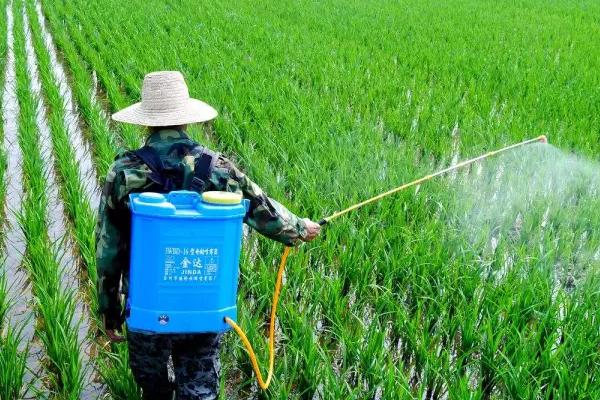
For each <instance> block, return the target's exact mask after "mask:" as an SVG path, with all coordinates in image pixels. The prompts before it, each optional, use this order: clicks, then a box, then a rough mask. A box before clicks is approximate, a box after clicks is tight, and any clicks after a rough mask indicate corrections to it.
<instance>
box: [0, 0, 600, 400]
mask: <svg viewBox="0 0 600 400" xmlns="http://www.w3.org/2000/svg"><path fill="white" fill-rule="evenodd" d="M0 10H2V12H3V13H4V18H0V71H2V74H1V77H2V79H0V90H2V103H1V109H0V111H1V113H2V116H3V123H2V125H1V126H2V128H1V135H0V136H1V137H0V143H1V146H0V147H1V148H0V201H1V202H2V204H3V207H2V211H1V212H0V215H1V216H2V219H1V221H2V224H1V225H0V226H1V231H0V235H1V238H2V240H1V241H0V243H1V247H0V252H1V255H2V256H1V257H0V258H1V260H2V264H1V265H2V267H1V269H0V400H8V399H104V398H112V399H138V398H140V391H139V389H138V388H137V387H136V385H135V382H134V380H133V377H132V375H131V372H130V371H129V368H128V355H127V349H126V345H124V344H110V343H107V339H106V337H105V336H103V335H102V334H99V333H98V330H99V328H100V327H101V320H100V316H99V315H97V313H96V306H97V294H96V287H95V282H96V277H97V276H96V259H95V248H94V246H95V245H94V229H95V220H96V208H97V206H98V201H99V193H100V192H99V191H100V187H101V185H102V184H103V182H104V179H105V175H106V172H107V169H108V167H109V166H110V164H111V162H112V160H113V158H114V157H115V155H116V154H117V151H118V150H119V148H122V147H125V148H137V147H139V146H140V145H141V144H142V143H143V140H144V131H143V130H141V129H139V128H136V127H133V126H128V125H124V124H115V123H113V122H112V121H110V119H109V116H110V114H111V113H113V112H115V111H117V110H119V109H121V108H123V107H125V106H127V105H129V104H131V103H133V102H137V101H139V98H140V88H141V83H142V79H143V76H144V74H146V73H147V72H150V71H154V70H180V71H182V73H183V74H184V76H185V77H186V80H187V83H188V86H189V88H190V94H191V95H192V96H193V97H197V98H200V99H202V100H204V101H206V102H208V103H209V104H211V105H213V106H214V107H215V108H216V109H217V110H219V113H220V115H219V118H218V119H217V120H216V121H215V123H214V125H213V126H211V127H200V126H194V127H192V128H191V132H190V133H191V135H192V136H193V137H194V139H196V140H197V141H199V142H201V143H203V144H205V145H207V146H209V147H210V148H212V149H213V150H215V151H218V152H222V153H224V154H226V155H227V156H228V157H229V158H231V159H233V160H234V161H235V162H236V163H237V164H239V165H240V166H241V167H242V168H243V169H244V170H245V171H246V172H247V173H248V175H249V176H251V177H252V178H253V180H254V181H256V182H258V183H259V184H260V185H261V187H263V188H264V189H265V191H266V192H267V193H269V195H270V196H271V197H273V198H276V199H278V200H280V201H281V202H282V203H284V204H286V205H287V206H288V207H289V208H290V209H291V210H293V211H294V212H296V213H297V214H298V215H301V216H306V217H310V218H311V219H313V220H319V219H321V218H322V217H325V216H329V215H331V214H332V213H333V212H335V211H336V210H339V209H343V208H345V207H347V206H349V205H351V204H353V203H356V202H358V201H361V200H364V199H366V198H368V197H371V196H374V195H376V194H378V193H380V192H383V191H385V190H388V189H390V188H392V187H395V186H399V185H400V184H402V183H405V182H408V181H411V180H413V179H416V178H419V177H421V176H423V175H426V174H429V173H431V172H433V171H435V170H437V169H441V168H445V167H447V166H449V165H453V164H456V163H457V162H459V161H460V160H462V159H466V158H469V157H474V156H477V155H479V154H481V153H484V152H486V151H489V150H493V149H496V148H499V147H502V146H504V145H508V144H511V143H515V142H518V141H521V140H524V139H527V138H532V137H536V136H539V135H541V134H546V135H548V137H549V139H550V143H551V144H552V146H548V145H546V146H544V145H533V146H530V147H528V148H527V149H524V150H522V151H518V152H513V153H510V154H508V155H506V156H503V157H499V158H495V159H493V160H488V161H482V162H478V163H477V164H476V165H474V166H473V167H472V168H468V169H465V170H460V171H458V172H456V173H454V174H450V175H448V176H445V177H442V178H440V179H438V180H435V181H432V182H429V183H427V184H423V185H421V186H419V187H417V188H416V189H412V190H410V191H405V192H401V193H399V194H397V195H395V196H393V197H390V198H387V199H385V200H383V201H381V202H379V203H377V204H374V205H371V206H368V207H366V208H364V209H361V210H359V211H356V212H354V213H352V214H349V215H347V216H345V217H343V218H340V219H337V220H335V222H332V223H331V224H330V225H328V226H327V227H326V228H324V230H323V234H322V236H321V237H320V238H319V239H317V240H316V241H314V242H312V243H310V244H304V245H302V246H299V247H298V248H297V249H296V250H295V251H293V253H292V255H291V257H290V260H289V263H288V268H287V270H286V273H285V279H284V288H283V291H282V297H281V300H280V308H279V312H278V316H277V325H276V332H277V342H276V349H277V357H276V364H275V374H274V381H273V383H272V384H271V387H270V388H269V389H268V390H267V391H264V392H263V391H261V390H260V389H259V388H258V386H257V385H256V383H255V380H254V375H253V372H252V368H251V363H250V361H249V359H248V357H247V355H246V353H245V351H244V349H243V347H242V345H241V343H240V341H239V340H238V338H237V337H236V336H235V335H234V334H231V333H230V334H227V335H226V338H225V342H224V344H223V347H222V350H221V359H222V377H221V379H222V385H221V388H222V389H221V392H222V393H221V395H222V396H221V397H222V398H227V399H249V398H252V399H310V400H321V399H373V400H381V399H504V398H513V399H594V398H600V377H599V374H598V371H600V328H599V327H600V323H599V319H600V309H599V308H598V302H599V301H600V285H599V283H600V282H599V279H598V278H599V276H600V275H599V272H600V271H599V267H600V236H599V235H598V233H597V229H596V227H597V226H598V224H599V223H600V213H599V212H598V206H599V205H600V200H599V196H598V194H599V193H600V191H599V189H600V163H598V158H599V157H598V154H600V73H599V72H598V71H600V47H599V46H598V43H600V28H599V27H600V25H599V23H600V4H598V3H597V2H592V1H587V0H584V1H580V2H568V1H565V0H553V1H546V0H531V1H527V2H497V1H496V2H494V1H487V0H485V1H472V0H452V1H448V2H444V3H438V2H432V1H422V2H407V1H385V0H381V1H376V2H364V1H355V0H352V1H349V2H339V1H335V0H325V1H322V2H309V1H302V2H291V1H283V2H274V1H269V2H261V3H257V2H250V1H247V0H236V1H234V2H207V1H204V0H202V1H191V0H179V1H166V2H160V1H141V0H132V1H128V2H123V1H117V0H102V1H98V2H93V1H83V0H72V1H68V2H67V1H64V0H0ZM281 251H282V247H281V245H279V244H277V243H274V242H271V241H268V240H267V239H265V238H263V237H261V236H260V235H258V234H256V233H253V232H251V233H250V234H249V235H248V236H247V237H246V239H245V243H244V250H243V257H242V262H241V265H240V271H241V280H240V291H239V295H238V308H239V311H238V314H239V319H238V322H239V323H240V325H241V326H242V327H243V328H244V329H245V330H246V332H247V334H248V336H249V337H250V338H251V340H252V342H253V345H254V346H255V349H257V350H258V351H257V353H258V354H259V356H260V357H261V361H262V362H261V365H263V366H266V360H267V340H266V336H265V332H267V330H268V329H267V327H268V316H269V311H270V305H271V295H272V291H273V288H274V282H275V276H276V268H277V264H278V261H279V257H280V255H281ZM263 371H264V369H263Z"/></svg>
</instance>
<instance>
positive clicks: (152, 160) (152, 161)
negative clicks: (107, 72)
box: [131, 146, 173, 192]
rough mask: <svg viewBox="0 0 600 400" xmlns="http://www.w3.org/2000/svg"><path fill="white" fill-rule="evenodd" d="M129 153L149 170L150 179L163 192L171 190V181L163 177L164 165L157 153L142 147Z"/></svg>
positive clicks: (148, 147) (147, 147)
mask: <svg viewBox="0 0 600 400" xmlns="http://www.w3.org/2000/svg"><path fill="white" fill-rule="evenodd" d="M131 153H133V154H134V155H136V156H137V157H138V158H139V159H140V160H142V161H143V162H144V164H146V165H147V166H148V168H150V171H152V173H151V174H150V179H152V181H153V182H154V183H156V184H157V185H159V186H160V187H161V189H162V191H164V192H169V191H171V190H172V189H173V182H172V180H171V179H170V178H169V177H167V176H165V175H166V174H165V165H164V164H163V162H162V160H161V158H160V155H159V154H158V152H157V151H156V150H155V149H153V148H152V147H150V146H144V147H142V148H141V149H138V150H134V151H132V152H131Z"/></svg>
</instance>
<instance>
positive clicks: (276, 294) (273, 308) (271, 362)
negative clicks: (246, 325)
mask: <svg viewBox="0 0 600 400" xmlns="http://www.w3.org/2000/svg"><path fill="white" fill-rule="evenodd" d="M290 249H291V247H288V246H286V247H285V249H284V250H283V256H281V262H280V263H279V270H278V271H277V282H275V292H273V304H272V305H271V322H270V326H269V373H268V375H267V380H266V381H265V380H263V377H262V374H261V373H260V368H259V367H258V361H257V359H256V354H255V353H254V349H252V345H251V344H250V341H249V340H248V338H247V337H246V334H245V333H244V331H242V328H240V327H239V325H238V324H236V323H235V321H234V320H232V319H231V318H229V317H225V322H227V323H228V324H229V325H230V326H231V327H232V328H233V330H234V331H235V332H236V333H237V334H238V335H239V336H240V338H241V339H242V343H244V347H246V350H247V351H248V355H249V357H250V361H251V362H252V369H254V373H255V374H256V380H257V381H258V385H259V386H260V388H261V389H263V390H267V388H268V387H269V384H270V383H271V378H272V377H273V367H274V366H275V314H276V312H277V303H278V302H279V293H280V292H281V281H282V280H283V271H284V270H285V264H286V263H287V258H288V255H289V254H290Z"/></svg>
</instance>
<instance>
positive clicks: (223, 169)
mask: <svg viewBox="0 0 600 400" xmlns="http://www.w3.org/2000/svg"><path fill="white" fill-rule="evenodd" d="M211 181H212V183H213V184H214V185H215V186H216V187H217V188H218V189H219V190H223V191H228V192H237V193H240V194H242V195H243V196H244V198H245V199H248V200H250V208H249V210H248V213H247V214H246V220H245V222H246V223H247V224H248V225H249V226H251V227H252V228H254V229H256V230H257V231H258V232H260V233H261V234H263V235H264V236H266V237H268V238H270V239H273V240H276V241H278V242H281V243H283V244H285V245H288V246H292V245H294V244H296V243H297V242H298V241H300V240H302V241H309V240H312V239H314V238H315V237H316V236H317V235H318V234H319V231H320V226H319V225H318V224H317V223H315V222H312V221H311V220H309V219H301V218H299V217H297V216H296V215H295V214H293V213H292V212H291V211H289V210H288V209H287V208H285V207H284V206H283V205H282V204H280V203H279V202H277V201H275V200H273V199H272V198H270V197H268V196H267V195H266V194H265V193H264V192H263V190H262V189H261V188H260V187H259V186H258V185H257V184H256V183H254V182H252V180H250V179H249V178H248V177H247V176H246V175H245V174H244V173H243V172H241V171H240V170H239V169H238V168H237V167H236V166H235V165H234V164H233V163H232V162H231V161H229V160H228V159H226V158H224V157H221V156H220V157H219V158H218V159H217V161H216V163H215V166H214V169H213V173H212V177H211Z"/></svg>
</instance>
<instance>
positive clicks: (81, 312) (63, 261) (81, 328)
mask: <svg viewBox="0 0 600 400" xmlns="http://www.w3.org/2000/svg"><path fill="white" fill-rule="evenodd" d="M23 23H24V24H23V25H24V30H25V51H26V55H27V71H28V73H29V77H30V85H31V91H32V93H33V96H34V97H35V98H37V101H38V103H37V112H36V123H37V127H38V130H39V135H40V154H41V157H42V159H43V160H44V164H45V165H46V166H47V170H46V192H47V195H48V209H47V219H48V236H49V238H50V240H51V241H52V242H53V243H54V244H55V251H56V252H57V255H58V259H59V263H60V268H61V274H62V276H63V277H64V279H63V280H62V282H63V283H64V287H63V289H64V290H65V291H70V290H72V289H74V288H77V287H78V284H79V282H78V271H77V258H76V255H75V254H74V252H73V248H74V246H73V242H72V239H71V237H70V235H69V234H68V231H67V224H66V218H65V208H64V204H63V202H62V199H61V198H60V193H59V183H58V180H57V177H56V174H55V171H54V168H53V166H54V165H56V164H55V162H56V160H55V158H54V154H53V152H52V138H51V131H50V128H49V125H48V121H47V119H46V114H45V111H46V107H45V105H44V98H43V93H42V87H41V82H40V79H39V71H38V67H37V59H36V56H35V52H34V48H33V43H32V39H31V30H30V28H29V20H28V17H27V14H26V13H25V12H23ZM74 321H75V323H76V324H78V339H79V344H80V348H81V350H82V354H81V359H82V362H83V366H84V369H85V377H84V379H85V380H84V392H83V393H82V396H81V398H92V396H93V394H94V393H95V392H96V390H97V388H95V387H94V384H93V383H92V382H91V381H92V380H93V369H94V367H93V361H92V360H91V359H90V353H91V351H92V346H93V344H92V343H93V341H91V340H89V337H88V333H89V327H90V319H89V310H87V309H86V307H85V302H84V301H82V300H81V299H80V300H79V301H76V302H75V315H74Z"/></svg>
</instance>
